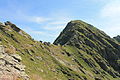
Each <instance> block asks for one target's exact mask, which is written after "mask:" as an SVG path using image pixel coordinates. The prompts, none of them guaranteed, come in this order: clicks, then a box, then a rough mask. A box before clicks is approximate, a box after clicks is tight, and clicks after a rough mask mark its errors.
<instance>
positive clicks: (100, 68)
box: [0, 21, 120, 80]
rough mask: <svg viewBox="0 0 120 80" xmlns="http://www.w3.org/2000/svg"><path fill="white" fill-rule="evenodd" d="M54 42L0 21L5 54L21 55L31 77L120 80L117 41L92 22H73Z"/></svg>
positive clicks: (43, 79) (35, 79)
mask: <svg viewBox="0 0 120 80" xmlns="http://www.w3.org/2000/svg"><path fill="white" fill-rule="evenodd" d="M54 44H55V45H54ZM54 44H50V43H49V42H41V41H40V42H39V41H35V40H34V39H32V38H31V37H30V35H28V34H27V33H25V32H24V31H23V30H21V29H20V28H18V27H17V26H16V25H15V24H12V23H11V22H9V21H7V22H5V24H3V23H0V45H3V46H4V48H5V52H4V54H6V55H10V57H12V55H19V56H21V58H22V59H21V61H20V64H22V65H24V66H25V67H24V68H25V70H24V71H25V74H26V75H28V77H29V78H27V79H28V80H119V79H120V74H119V73H120V53H119V51H120V47H119V44H118V42H117V41H115V40H114V39H112V38H110V37H109V36H107V35H106V34H105V33H104V32H103V31H100V30H98V29H96V28H95V27H93V26H92V25H90V24H87V23H85V22H83V21H71V22H69V23H68V25H67V27H66V28H65V29H64V30H63V32H62V33H61V34H60V36H59V37H58V38H57V39H56V41H55V42H54ZM59 44H60V45H59ZM15 61H16V60H15ZM0 64H2V65H3V63H0ZM6 64H8V63H6ZM18 64H19V63H18ZM13 65H14V64H13ZM4 67H7V66H6V65H4ZM11 67H14V66H11ZM0 70H1V69H0ZM9 70H10V69H9ZM3 71H5V70H3ZM9 72H10V73H11V74H12V71H9ZM0 75H3V74H0ZM19 75H21V74H19ZM18 78H19V80H24V79H25V78H23V77H21V76H19V77H18Z"/></svg>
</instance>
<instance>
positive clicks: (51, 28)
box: [44, 25, 65, 30]
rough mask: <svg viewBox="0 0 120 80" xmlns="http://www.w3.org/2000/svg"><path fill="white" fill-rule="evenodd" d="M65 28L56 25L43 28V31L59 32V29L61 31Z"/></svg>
mask: <svg viewBox="0 0 120 80" xmlns="http://www.w3.org/2000/svg"><path fill="white" fill-rule="evenodd" d="M64 27H65V26H64V25H60V26H58V25H56V26H46V27H44V29H46V30H59V29H63V28H64Z"/></svg>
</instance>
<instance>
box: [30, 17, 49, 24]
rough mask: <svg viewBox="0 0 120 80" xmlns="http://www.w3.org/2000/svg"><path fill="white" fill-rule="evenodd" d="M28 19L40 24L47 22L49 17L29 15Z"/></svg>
mask: <svg viewBox="0 0 120 80" xmlns="http://www.w3.org/2000/svg"><path fill="white" fill-rule="evenodd" d="M29 19H30V21H32V22H35V23H38V24H41V23H43V22H47V21H50V20H51V19H50V18H45V17H39V16H37V17H29Z"/></svg>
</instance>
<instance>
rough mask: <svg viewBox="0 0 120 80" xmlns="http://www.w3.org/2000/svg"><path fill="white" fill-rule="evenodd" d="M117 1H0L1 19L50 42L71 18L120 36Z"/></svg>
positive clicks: (119, 6)
mask: <svg viewBox="0 0 120 80" xmlns="http://www.w3.org/2000/svg"><path fill="white" fill-rule="evenodd" d="M119 4H120V0H0V22H5V21H11V22H12V23H14V24H16V25H17V26H19V27H20V28H21V29H23V30H24V31H26V32H27V33H29V34H30V35H31V36H32V37H33V38H34V39H35V40H42V41H49V42H53V41H54V40H55V39H56V37H57V36H58V35H59V34H60V32H61V31H62V30H63V29H64V27H65V26H66V24H67V23H68V22H69V21H71V20H83V21H86V22H88V23H90V24H92V25H94V26H95V27H97V28H99V29H101V30H103V31H104V32H106V33H107V34H108V35H110V36H111V37H113V36H116V35H118V34H119V35H120V5H119Z"/></svg>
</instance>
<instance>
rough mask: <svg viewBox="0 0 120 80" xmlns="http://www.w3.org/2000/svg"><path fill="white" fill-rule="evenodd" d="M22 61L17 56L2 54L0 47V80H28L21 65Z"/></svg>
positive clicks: (2, 49)
mask: <svg viewBox="0 0 120 80" xmlns="http://www.w3.org/2000/svg"><path fill="white" fill-rule="evenodd" d="M21 61H22V59H21V57H20V56H19V55H18V54H9V53H5V52H4V47H3V46H0V79H3V78H4V79H7V78H11V80H13V78H15V79H14V80H16V79H17V78H22V79H24V80H29V77H28V75H27V74H26V73H25V65H23V64H22V63H21Z"/></svg>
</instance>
